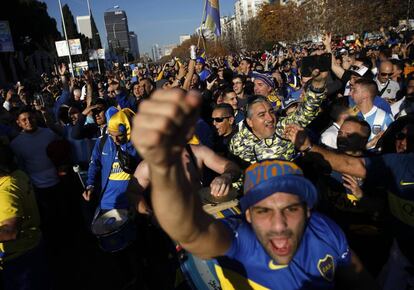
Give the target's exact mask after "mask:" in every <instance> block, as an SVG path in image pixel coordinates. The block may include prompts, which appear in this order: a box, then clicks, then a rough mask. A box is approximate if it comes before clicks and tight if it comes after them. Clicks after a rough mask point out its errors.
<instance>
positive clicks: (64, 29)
mask: <svg viewBox="0 0 414 290" xmlns="http://www.w3.org/2000/svg"><path fill="white" fill-rule="evenodd" d="M58 1H59V8H60V15H61V17H62V24H63V33H64V34H65V40H66V45H67V47H68V51H69V67H70V70H71V74H72V76H74V73H75V72H74V71H73V65H72V55H71V53H70V46H69V41H68V35H67V34H66V25H65V18H64V17H63V11H62V3H61V2H60V0H58Z"/></svg>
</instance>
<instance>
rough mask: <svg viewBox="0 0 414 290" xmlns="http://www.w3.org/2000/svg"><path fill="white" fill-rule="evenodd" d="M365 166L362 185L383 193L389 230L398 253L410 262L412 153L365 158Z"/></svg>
mask: <svg viewBox="0 0 414 290" xmlns="http://www.w3.org/2000/svg"><path fill="white" fill-rule="evenodd" d="M365 167H366V171H367V175H366V179H365V183H366V184H370V185H371V184H372V185H374V186H383V187H384V188H385V189H386V190H387V192H388V204H389V207H390V211H391V215H392V217H393V218H394V220H393V224H392V230H393V232H394V235H395V237H396V239H397V241H398V243H399V248H400V250H402V252H403V253H404V255H405V256H406V257H407V258H409V259H410V261H411V262H412V263H414V248H413V245H414V153H409V154H397V153H394V154H384V155H381V156H376V157H369V158H365Z"/></svg>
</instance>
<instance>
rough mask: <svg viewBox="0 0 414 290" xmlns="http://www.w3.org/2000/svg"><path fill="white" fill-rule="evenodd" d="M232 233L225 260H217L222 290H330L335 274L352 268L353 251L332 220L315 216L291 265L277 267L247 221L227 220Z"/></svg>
mask: <svg viewBox="0 0 414 290" xmlns="http://www.w3.org/2000/svg"><path fill="white" fill-rule="evenodd" d="M223 222H224V223H225V224H226V225H227V226H229V227H230V228H231V229H232V230H233V233H234V234H233V241H232V245H231V247H230V249H229V250H228V252H227V253H226V254H225V257H219V258H217V263H218V264H217V265H216V272H217V276H218V278H219V280H220V283H221V287H222V289H281V290H289V289H331V288H333V286H334V277H335V271H336V269H337V268H338V267H341V266H347V265H349V264H350V258H351V257H350V251H349V248H348V243H347V241H346V238H345V235H344V233H343V232H342V230H341V229H340V228H339V227H338V226H337V225H336V224H335V223H334V222H332V221H331V220H330V219H328V218H327V217H325V216H323V215H321V214H319V213H313V214H312V215H311V217H310V219H309V221H308V224H307V226H306V228H305V231H304V234H303V237H302V240H301V242H300V245H299V247H298V249H297V252H296V254H295V255H294V257H293V259H292V261H291V262H290V263H289V264H288V265H277V264H276V263H275V262H274V261H273V260H272V259H271V257H270V256H269V255H268V254H267V253H266V251H265V250H264V248H263V247H262V245H261V244H260V242H259V241H258V239H257V238H256V235H255V233H254V231H253V229H252V227H251V225H250V224H249V223H247V222H245V221H244V220H241V219H236V218H228V219H224V220H223Z"/></svg>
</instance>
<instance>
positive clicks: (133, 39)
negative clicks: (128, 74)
mask: <svg viewBox="0 0 414 290" xmlns="http://www.w3.org/2000/svg"><path fill="white" fill-rule="evenodd" d="M129 44H130V45H131V51H130V53H131V54H132V56H133V57H134V59H139V58H140V55H139V45H138V36H137V35H136V34H135V32H134V31H130V32H129Z"/></svg>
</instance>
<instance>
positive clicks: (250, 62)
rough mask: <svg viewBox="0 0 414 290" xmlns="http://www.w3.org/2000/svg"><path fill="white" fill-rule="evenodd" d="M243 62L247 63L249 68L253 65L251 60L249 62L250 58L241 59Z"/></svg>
mask: <svg viewBox="0 0 414 290" xmlns="http://www.w3.org/2000/svg"><path fill="white" fill-rule="evenodd" d="M243 60H244V61H245V62H247V63H248V64H249V65H250V67H251V66H252V64H253V63H252V60H251V59H250V58H247V57H245V58H243V59H242V61H243Z"/></svg>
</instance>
